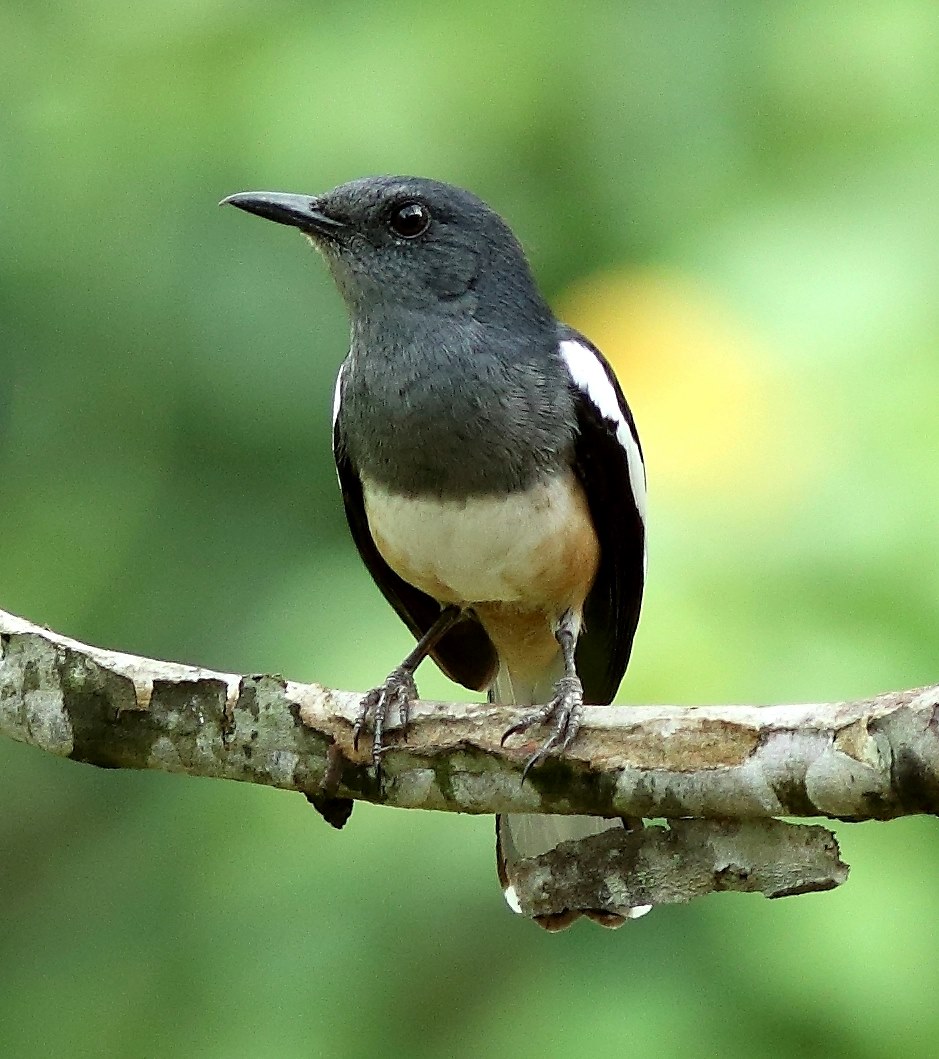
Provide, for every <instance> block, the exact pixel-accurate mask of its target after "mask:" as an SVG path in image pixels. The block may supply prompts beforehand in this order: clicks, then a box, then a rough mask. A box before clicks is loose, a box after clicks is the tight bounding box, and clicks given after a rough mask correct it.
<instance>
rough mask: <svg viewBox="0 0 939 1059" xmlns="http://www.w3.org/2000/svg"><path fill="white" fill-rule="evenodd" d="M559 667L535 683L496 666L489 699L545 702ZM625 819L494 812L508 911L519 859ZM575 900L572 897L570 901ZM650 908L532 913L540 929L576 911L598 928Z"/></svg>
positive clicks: (560, 924) (515, 905)
mask: <svg viewBox="0 0 939 1059" xmlns="http://www.w3.org/2000/svg"><path fill="white" fill-rule="evenodd" d="M562 671H563V667H562V664H561V659H560V656H558V664H557V668H556V671H554V669H552V671H551V672H549V673H545V674H543V675H542V676H541V677H540V678H539V679H538V680H537V682H535V683H532V682H528V683H525V682H522V681H518V680H516V679H513V676H512V674H511V673H509V672H508V671H507V670H506V669H505V668H501V669H500V670H499V673H498V675H497V676H496V679H495V682H494V683H493V686H492V688H491V689H490V691H489V699H490V701H492V702H500V703H504V704H510V703H511V704H514V705H517V706H531V705H534V704H535V703H539V702H548V701H549V700H550V698H551V696H552V695H553V694H554V685H555V682H556V681H557V679H558V678H559V677H560V676H561V673H562ZM626 826H627V824H626V823H625V822H624V821H623V820H622V819H620V818H619V817H617V818H615V819H606V818H604V817H600V816H554V815H546V814H543V813H542V814H539V813H510V814H503V815H500V816H497V817H496V861H497V865H498V868H499V879H500V881H501V882H502V888H503V892H504V893H505V900H506V902H507V903H508V906H509V908H511V909H512V911H513V912H518V913H520V914H521V913H522V905H521V901H520V896H521V895H520V893H519V887H520V886H521V885H522V883H521V879H520V877H519V875H518V874H517V869H518V867H519V865H520V864H521V862H523V861H525V860H528V859H531V858H533V857H539V856H541V855H542V854H544V853H548V852H550V850H552V849H554V848H555V847H556V846H558V845H560V843H562V842H571V841H577V840H578V839H584V838H589V837H590V836H592V835H599V834H600V833H601V832H603V831H609V830H611V829H614V828H624V827H626ZM575 904H576V901H572V905H575ZM648 910H649V906H647V905H641V906H637V907H636V908H631V909H629V911H628V912H627V913H626V915H617V914H615V913H612V912H605V911H603V910H601V909H595V908H578V907H571V908H566V909H564V910H563V911H560V912H557V913H554V914H552V915H543V916H535V917H534V919H535V922H536V923H537V924H538V925H539V926H541V927H544V928H545V930H550V931H557V930H564V929H565V928H566V927H569V926H570V925H571V923H573V922H574V920H576V919H579V918H580V917H581V916H586V917H587V918H588V919H592V920H593V921H594V923H599V924H600V925H601V926H603V927H610V928H615V927H621V926H622V925H623V924H624V923H625V922H626V920H627V919H636V918H638V917H639V916H641V915H643V914H644V913H645V912H647V911H648Z"/></svg>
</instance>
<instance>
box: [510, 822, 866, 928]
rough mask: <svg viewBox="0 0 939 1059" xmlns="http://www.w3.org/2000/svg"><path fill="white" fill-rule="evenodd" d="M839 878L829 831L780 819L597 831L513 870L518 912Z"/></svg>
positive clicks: (627, 905) (631, 908) (762, 889)
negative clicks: (596, 833)
mask: <svg viewBox="0 0 939 1059" xmlns="http://www.w3.org/2000/svg"><path fill="white" fill-rule="evenodd" d="M847 877H848V866H847V865H846V864H844V863H843V862H842V860H841V856H840V850H839V848H838V843H837V842H836V841H835V837H834V835H832V833H831V832H830V831H828V830H827V829H826V828H824V827H806V826H804V825H799V824H790V823H787V822H785V821H783V820H739V821H718V820H672V821H671V822H670V823H669V825H668V826H666V827H661V826H650V827H646V828H644V829H643V830H639V831H618V830H614V831H604V832H603V833H602V834H600V835H594V836H592V837H591V838H585V839H580V840H579V841H578V842H576V843H573V842H564V843H562V844H561V845H560V846H558V847H557V848H556V849H553V850H551V852H550V853H546V854H545V855H544V856H542V857H537V858H534V859H532V860H528V861H524V862H523V865H522V867H521V868H519V869H518V871H517V874H516V877H515V888H516V895H517V897H518V900H519V904H520V905H521V908H522V913H523V914H524V915H527V916H544V915H557V914H558V913H560V912H563V911H564V909H565V908H566V907H574V908H590V909H596V910H597V911H600V912H605V913H608V914H613V915H620V916H625V917H626V918H629V919H632V918H636V916H635V913H636V911H644V910H646V909H647V908H649V907H652V906H655V905H663V904H682V903H685V902H687V901H691V900H694V898H696V897H703V896H704V895H705V894H709V893H715V892H719V891H724V890H736V891H738V892H743V893H761V894H763V895H764V897H792V896H794V895H796V894H804V893H815V892H818V891H820V890H831V889H834V887H836V886H839V885H840V884H841V883H843V882H844V881H845V879H847Z"/></svg>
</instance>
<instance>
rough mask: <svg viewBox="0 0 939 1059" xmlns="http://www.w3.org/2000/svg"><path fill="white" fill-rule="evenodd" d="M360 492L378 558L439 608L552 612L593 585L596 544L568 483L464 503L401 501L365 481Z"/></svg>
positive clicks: (567, 479)
mask: <svg viewBox="0 0 939 1059" xmlns="http://www.w3.org/2000/svg"><path fill="white" fill-rule="evenodd" d="M363 488H364V495H365V510H366V514H367V515H368V522H369V527H370V529H371V531H372V536H373V537H374V539H375V543H376V544H377V545H378V550H379V551H380V552H381V554H382V557H383V558H384V559H385V561H386V562H387V563H388V565H389V566H390V567H391V568H392V569H393V570H394V571H395V572H396V573H397V574H399V575H400V576H401V577H403V578H404V579H405V580H406V581H409V582H410V583H411V584H413V585H416V586H417V587H418V588H420V589H421V590H422V591H424V592H426V593H427V594H428V595H430V596H433V597H434V598H435V599H438V600H440V601H441V602H446V603H482V602H488V601H498V602H504V603H519V604H525V605H527V604H540V603H542V602H550V603H552V604H555V603H556V602H558V596H559V594H563V595H567V594H570V592H571V591H573V592H574V594H575V595H577V594H579V592H578V589H579V588H580V586H581V585H584V589H583V590H584V591H586V586H589V584H590V582H591V581H592V580H593V576H594V573H595V569H596V538H595V536H594V533H593V528H592V525H591V523H590V517H589V512H588V510H587V505H586V501H585V499H584V496H583V492H582V490H581V488H580V486H579V485H578V484H577V483H576V482H575V481H574V479H573V476H572V475H565V476H561V477H558V478H555V479H553V480H552V481H549V482H545V483H541V484H539V485H536V486H533V487H532V488H530V489H528V490H525V491H520V492H515V493H511V494H509V495H507V496H505V497H474V498H472V499H469V500H465V501H464V500H439V499H426V498H420V497H407V496H401V495H399V494H395V493H390V492H388V491H387V490H386V489H384V488H383V487H382V486H380V485H378V484H377V483H375V482H372V481H369V480H363ZM572 567H574V568H573V569H572ZM575 586H576V587H575ZM577 602H580V601H577Z"/></svg>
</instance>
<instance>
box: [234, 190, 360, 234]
mask: <svg viewBox="0 0 939 1059" xmlns="http://www.w3.org/2000/svg"><path fill="white" fill-rule="evenodd" d="M219 206H237V207H238V209H239V210H245V211H246V212H247V213H256V214H257V215H258V216H259V217H266V218H267V220H269V221H277V223H278V224H289V225H291V226H292V227H294V228H299V229H300V230H301V231H302V232H306V233H307V234H308V235H330V234H332V233H333V232H335V231H337V230H338V229H340V228H345V225H344V224H343V223H342V222H341V221H337V220H334V219H333V218H332V217H327V216H326V214H325V213H323V212H322V211H320V210H318V209H317V208H316V199H314V198H310V196H309V195H282V194H280V193H279V192H277V191H239V192H238V194H237V195H229V196H228V198H227V199H222V201H221V202H220V203H219Z"/></svg>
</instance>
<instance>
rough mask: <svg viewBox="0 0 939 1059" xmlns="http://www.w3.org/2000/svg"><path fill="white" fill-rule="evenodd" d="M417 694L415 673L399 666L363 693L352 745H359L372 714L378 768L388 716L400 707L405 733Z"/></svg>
mask: <svg viewBox="0 0 939 1059" xmlns="http://www.w3.org/2000/svg"><path fill="white" fill-rule="evenodd" d="M416 698H417V685H416V684H415V683H414V676H413V674H412V673H411V672H410V671H409V670H407V669H404V668H402V667H401V666H399V667H398V668H397V669H394V670H392V671H391V673H389V674H388V678H387V680H386V681H385V683H384V684H382V685H381V686H380V687H377V688H372V690H371V691H370V692H369V693H368V694H367V695H364V696H363V697H362V701H361V702H360V703H359V713H358V716H357V717H356V719H355V724H354V726H353V728H352V745H353V747H354V748H355V749H356V750H358V749H359V738H360V737H361V735H362V732H363V731H364V730H365V726H366V724H367V723H368V718H369V716H370V715H371V718H372V764H373V765H374V766H375V767H376V768H378V767H379V765H380V763H381V757H382V754H383V753H384V752H385V751H386V750H387V747H386V746H385V744H384V732H385V720H386V718H387V717H388V713H389V711H390V710H397V713H398V723H399V724H400V726H401V731H402V735H404V734H406V732H407V726H408V719H409V717H410V713H411V703H412V702H413V701H414V700H415V699H416Z"/></svg>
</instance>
